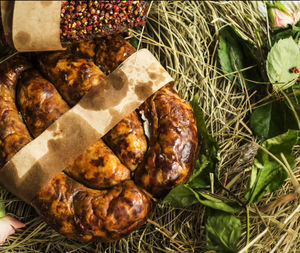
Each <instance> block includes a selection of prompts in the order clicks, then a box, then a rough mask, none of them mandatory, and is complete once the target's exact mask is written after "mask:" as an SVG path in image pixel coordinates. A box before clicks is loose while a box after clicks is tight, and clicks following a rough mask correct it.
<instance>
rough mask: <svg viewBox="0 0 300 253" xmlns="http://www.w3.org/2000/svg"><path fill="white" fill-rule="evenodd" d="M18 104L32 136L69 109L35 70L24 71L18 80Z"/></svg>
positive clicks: (50, 85) (35, 135)
mask: <svg viewBox="0 0 300 253" xmlns="http://www.w3.org/2000/svg"><path fill="white" fill-rule="evenodd" d="M19 87H20V88H19V91H18V95H17V97H18V104H19V105H20V109H21V113H22V115H23V118H24V120H25V122H26V124H27V126H28V128H29V130H30V131H31V134H32V135H33V136H34V137H37V136H39V135H40V134H41V133H42V132H43V131H44V130H45V129H46V128H48V126H50V125H51V124H52V123H53V122H54V121H55V120H57V119H58V118H59V117H60V116H61V115H63V114H64V113H65V112H67V111H68V110H69V106H68V105H67V103H66V102H65V101H64V100H63V99H62V97H61V96H60V94H59V93H58V92H57V90H56V89H55V87H54V86H53V85H52V84H51V83H50V82H48V81H47V80H46V79H44V78H43V77H42V76H41V75H40V74H39V72H38V71H37V70H34V69H31V70H29V71H25V72H24V74H23V76H22V79H21V80H20V85H19Z"/></svg>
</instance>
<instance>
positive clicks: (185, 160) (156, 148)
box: [135, 85, 198, 197]
mask: <svg viewBox="0 0 300 253" xmlns="http://www.w3.org/2000/svg"><path fill="white" fill-rule="evenodd" d="M140 111H141V113H142V114H143V115H144V116H145V118H146V124H148V125H149V130H150V133H149V134H150V136H149V142H150V143H149V149H148V151H147V154H146V157H145V161H144V164H142V165H141V166H139V168H138V169H137V170H136V173H135V182H136V183H137V184H138V185H139V186H141V187H142V188H143V189H146V190H147V191H149V192H150V193H151V194H153V195H154V196H155V197H162V196H164V195H165V194H166V193H168V191H169V190H171V189H172V188H173V187H174V186H176V185H179V184H182V183H184V182H185V181H186V180H187V179H188V177H189V175H190V173H191V172H192V169H193V166H194V164H195V161H196V154H197V148H198V140H197V128H196V121H195V117H194V114H193V109H192V108H191V106H190V104H189V103H188V102H186V101H185V100H183V99H181V98H180V97H179V95H178V94H177V93H176V92H175V91H174V90H173V89H172V88H171V86H170V85H167V86H165V87H163V88H161V89H160V90H159V91H157V92H156V93H155V94H154V95H152V97H150V98H149V99H147V100H146V101H145V103H144V104H143V105H142V106H141V107H140Z"/></svg>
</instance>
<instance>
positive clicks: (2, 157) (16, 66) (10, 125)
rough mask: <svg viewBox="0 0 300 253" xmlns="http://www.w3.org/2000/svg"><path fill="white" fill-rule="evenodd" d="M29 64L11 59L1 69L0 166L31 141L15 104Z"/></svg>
mask: <svg viewBox="0 0 300 253" xmlns="http://www.w3.org/2000/svg"><path fill="white" fill-rule="evenodd" d="M27 68H29V63H27V62H26V60H25V59H24V58H22V57H20V56H17V57H16V58H11V59H10V60H8V61H7V62H5V64H4V65H1V68H0V75H1V77H0V166H1V167H2V166H3V165H4V164H5V163H6V162H7V161H9V159H10V158H11V157H12V156H13V155H14V154H15V153H17V151H19V150H20V149H21V148H22V147H24V146H25V145H26V144H27V143H29V142H30V141H31V137H30V135H29V133H28V131H27V129H26V126H25V124H24V123H23V121H22V119H21V118H20V115H19V112H18V110H17V107H16V104H15V87H16V83H17V80H18V78H19V76H20V74H21V73H22V72H23V71H24V70H25V69H27Z"/></svg>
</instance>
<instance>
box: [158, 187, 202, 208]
mask: <svg viewBox="0 0 300 253" xmlns="http://www.w3.org/2000/svg"><path fill="white" fill-rule="evenodd" d="M161 203H162V204H169V205H171V206H174V207H188V206H191V205H193V204H196V203H199V201H198V199H197V198H196V196H195V194H194V193H193V192H192V191H191V190H190V189H189V188H187V187H186V186H185V185H183V184H182V185H178V186H176V187H175V188H173V189H172V190H171V191H170V192H169V193H168V195H167V196H166V197H165V198H164V199H163V200H162V201H161Z"/></svg>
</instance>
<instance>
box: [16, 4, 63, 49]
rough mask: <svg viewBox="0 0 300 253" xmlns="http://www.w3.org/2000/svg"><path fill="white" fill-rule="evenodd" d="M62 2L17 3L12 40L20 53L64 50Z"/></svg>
mask: <svg viewBox="0 0 300 253" xmlns="http://www.w3.org/2000/svg"><path fill="white" fill-rule="evenodd" d="M60 12H61V1H15V6H14V13H13V21H12V38H13V43H14V46H15V48H16V49H17V50H18V51H19V52H33V51H51V50H63V47H62V45H61V42H60Z"/></svg>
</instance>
